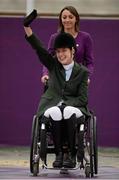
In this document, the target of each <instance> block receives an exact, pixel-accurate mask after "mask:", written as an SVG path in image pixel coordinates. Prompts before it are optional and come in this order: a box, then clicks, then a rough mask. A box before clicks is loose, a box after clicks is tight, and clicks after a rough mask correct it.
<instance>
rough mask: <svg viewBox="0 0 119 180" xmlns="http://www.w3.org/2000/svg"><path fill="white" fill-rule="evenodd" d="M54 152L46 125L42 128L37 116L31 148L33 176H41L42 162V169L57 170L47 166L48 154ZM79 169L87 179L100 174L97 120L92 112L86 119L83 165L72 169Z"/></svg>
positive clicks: (34, 119)
mask: <svg viewBox="0 0 119 180" xmlns="http://www.w3.org/2000/svg"><path fill="white" fill-rule="evenodd" d="M40 127H41V128H40ZM53 152H54V147H53V145H52V146H48V140H47V130H46V125H45V124H44V123H42V124H41V126H40V125H39V118H38V117H37V116H36V115H35V116H34V117H33V122H32V133H31V148H30V172H31V173H32V174H33V176H37V175H38V174H39V163H40V160H41V162H42V166H41V168H42V169H43V168H46V169H57V168H49V167H48V166H47V154H48V153H53ZM84 161H85V166H84ZM78 168H80V169H81V168H83V169H84V172H85V176H86V177H87V178H90V177H93V176H94V174H98V147H97V119H96V116H94V114H93V113H92V112H91V116H90V117H88V118H87V119H86V123H85V132H84V159H83V164H80V163H79V162H77V166H76V167H75V168H72V169H73V170H75V169H78ZM60 170H61V171H60V172H61V173H66V172H67V170H68V169H67V168H60ZM70 170H71V169H70Z"/></svg>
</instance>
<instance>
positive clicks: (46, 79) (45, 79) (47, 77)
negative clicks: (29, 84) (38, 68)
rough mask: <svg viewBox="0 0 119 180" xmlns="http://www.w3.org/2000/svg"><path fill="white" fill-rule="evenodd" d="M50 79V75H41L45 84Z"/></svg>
mask: <svg viewBox="0 0 119 180" xmlns="http://www.w3.org/2000/svg"><path fill="white" fill-rule="evenodd" d="M48 79H49V76H48V75H44V76H42V77H41V82H42V83H43V84H46V83H47V81H48Z"/></svg>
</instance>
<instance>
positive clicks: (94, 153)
mask: <svg viewBox="0 0 119 180" xmlns="http://www.w3.org/2000/svg"><path fill="white" fill-rule="evenodd" d="M96 128H97V127H96V117H95V116H93V115H92V116H91V119H90V130H89V131H90V135H89V136H90V173H91V177H93V176H94V173H95V174H97V173H98V150H97V129H96Z"/></svg>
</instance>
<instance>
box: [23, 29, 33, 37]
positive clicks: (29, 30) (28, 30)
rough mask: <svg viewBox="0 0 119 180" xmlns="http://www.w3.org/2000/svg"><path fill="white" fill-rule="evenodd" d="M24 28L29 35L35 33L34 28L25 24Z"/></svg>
mask: <svg viewBox="0 0 119 180" xmlns="http://www.w3.org/2000/svg"><path fill="white" fill-rule="evenodd" d="M24 30H25V33H26V35H27V36H28V37H29V36H31V35H32V34H33V32H32V29H31V28H30V27H25V26H24Z"/></svg>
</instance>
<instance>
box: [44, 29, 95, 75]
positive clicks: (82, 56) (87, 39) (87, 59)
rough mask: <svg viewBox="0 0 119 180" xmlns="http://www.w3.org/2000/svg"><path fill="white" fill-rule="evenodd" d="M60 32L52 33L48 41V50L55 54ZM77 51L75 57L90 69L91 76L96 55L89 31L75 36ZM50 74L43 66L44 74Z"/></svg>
mask: <svg viewBox="0 0 119 180" xmlns="http://www.w3.org/2000/svg"><path fill="white" fill-rule="evenodd" d="M57 34H58V33H55V34H52V35H51V37H50V40H49V43H48V51H49V52H50V53H51V54H52V55H54V54H55V51H54V48H53V46H54V41H55V37H56V36H57ZM75 41H76V47H77V52H76V54H75V59H76V61H77V63H81V64H83V65H84V66H86V67H87V68H88V70H89V76H91V74H92V73H93V68H94V55H93V40H92V38H91V36H90V34H89V33H87V32H83V31H80V32H79V33H78V35H77V37H76V38H75ZM46 74H48V70H47V68H46V67H44V66H43V75H46Z"/></svg>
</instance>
